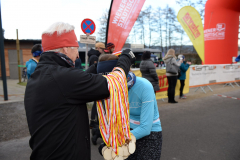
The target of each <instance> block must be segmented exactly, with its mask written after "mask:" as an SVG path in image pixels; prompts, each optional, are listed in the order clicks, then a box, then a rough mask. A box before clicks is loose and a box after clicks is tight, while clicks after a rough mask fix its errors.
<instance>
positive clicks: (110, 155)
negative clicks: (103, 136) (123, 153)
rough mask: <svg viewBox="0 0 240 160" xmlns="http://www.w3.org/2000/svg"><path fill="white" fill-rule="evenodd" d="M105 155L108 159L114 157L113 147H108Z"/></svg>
mask: <svg viewBox="0 0 240 160" xmlns="http://www.w3.org/2000/svg"><path fill="white" fill-rule="evenodd" d="M103 157H104V159H107V160H110V159H112V148H106V149H105V150H104V152H103Z"/></svg>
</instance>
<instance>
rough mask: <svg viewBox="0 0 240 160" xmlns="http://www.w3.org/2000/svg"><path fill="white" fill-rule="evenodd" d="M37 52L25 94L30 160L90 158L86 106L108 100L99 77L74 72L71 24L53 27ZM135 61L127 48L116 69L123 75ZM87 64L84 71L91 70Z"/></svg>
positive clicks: (75, 55) (75, 48)
mask: <svg viewBox="0 0 240 160" xmlns="http://www.w3.org/2000/svg"><path fill="white" fill-rule="evenodd" d="M42 47H43V50H44V53H42V55H41V58H40V61H39V63H38V65H37V68H36V70H35V72H34V73H33V74H32V76H31V78H30V79H29V81H28V84H27V87H26V92H25V99H24V103H25V110H26V115H27V122H28V127H29V131H30V135H31V138H30V141H29V144H30V147H31V149H32V153H31V157H30V159H31V160H50V159H51V160H52V159H57V160H90V159H91V153H90V140H89V139H90V134H89V124H88V123H89V120H88V111H87V107H86V102H90V101H95V100H99V99H104V98H107V97H109V91H108V83H107V80H106V78H104V77H103V76H102V75H97V74H90V73H87V72H83V71H81V70H79V69H76V68H74V62H75V60H76V59H77V58H78V56H79V55H78V42H77V37H76V35H75V33H74V26H72V25H69V24H66V23H62V22H59V23H55V24H53V25H52V26H51V27H50V28H49V29H48V30H47V31H45V32H43V34H42ZM134 59H135V57H134V55H133V54H132V52H131V51H130V50H129V49H127V50H124V51H123V52H122V56H121V57H120V58H119V61H118V63H117V66H118V67H120V68H122V69H123V70H124V71H125V73H126V74H128V71H129V68H130V65H131V63H132V62H133V61H134ZM95 67H96V65H92V66H91V67H90V68H89V69H91V70H92V69H93V68H94V69H96V68H95Z"/></svg>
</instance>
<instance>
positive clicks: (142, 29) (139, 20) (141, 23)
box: [136, 11, 145, 46]
mask: <svg viewBox="0 0 240 160" xmlns="http://www.w3.org/2000/svg"><path fill="white" fill-rule="evenodd" d="M144 16H145V13H144V12H143V11H141V12H140V13H139V16H138V18H137V23H136V27H137V28H138V33H139V39H141V41H142V43H143V44H144V46H145V26H144Z"/></svg>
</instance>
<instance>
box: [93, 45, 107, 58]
mask: <svg viewBox="0 0 240 160" xmlns="http://www.w3.org/2000/svg"><path fill="white" fill-rule="evenodd" d="M104 49H105V44H104V43H101V42H98V43H96V44H95V50H97V51H98V52H99V53H100V56H101V55H103V54H105V52H104Z"/></svg>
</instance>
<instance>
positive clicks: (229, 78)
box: [131, 64, 240, 99]
mask: <svg viewBox="0 0 240 160" xmlns="http://www.w3.org/2000/svg"><path fill="white" fill-rule="evenodd" d="M131 70H132V72H133V73H135V74H136V76H138V77H142V74H141V72H140V69H139V68H138V69H131ZM156 72H157V75H158V78H159V87H160V90H159V91H157V93H156V99H162V98H167V90H168V80H167V76H166V70H165V69H156ZM236 82H240V64H221V65H195V66H194V65H193V66H190V67H189V69H188V71H187V73H186V80H185V86H184V90H183V94H186V93H188V92H189V88H193V87H198V88H197V90H198V89H199V88H201V89H202V91H203V92H205V90H204V89H205V87H208V88H209V89H210V90H211V91H212V89H211V88H210V85H214V84H224V83H225V84H229V85H231V86H232V87H233V85H232V84H233V83H235V84H236V85H237V86H239V85H238V84H237V83H236ZM179 89H180V81H179V80H178V81H177V85H176V89H175V95H179V94H180V91H179ZM205 93H206V92H205Z"/></svg>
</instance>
